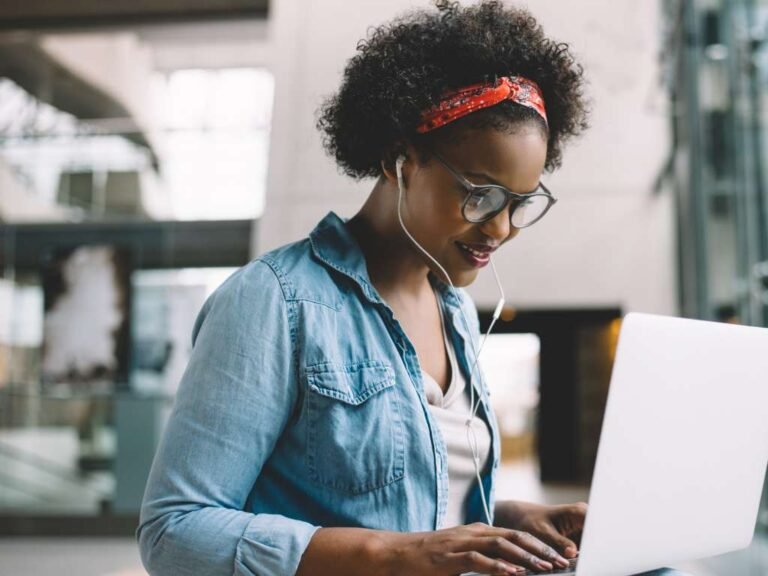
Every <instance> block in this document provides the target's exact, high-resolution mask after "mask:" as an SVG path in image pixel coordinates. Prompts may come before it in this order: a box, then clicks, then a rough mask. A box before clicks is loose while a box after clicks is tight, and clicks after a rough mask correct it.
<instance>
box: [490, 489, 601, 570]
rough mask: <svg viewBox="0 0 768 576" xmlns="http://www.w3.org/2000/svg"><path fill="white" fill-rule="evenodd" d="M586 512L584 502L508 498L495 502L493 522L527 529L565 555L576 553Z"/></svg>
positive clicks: (508, 526)
mask: <svg viewBox="0 0 768 576" xmlns="http://www.w3.org/2000/svg"><path fill="white" fill-rule="evenodd" d="M586 515H587V505H586V504H585V503H584V502H577V503H575V504H565V505H562V506H544V505H541V504H532V503H530V502H516V501H512V500H507V501H504V502H499V503H498V504H497V505H496V520H495V523H496V524H497V525H499V526H504V527H506V528H512V529H515V530H523V531H525V532H529V533H530V534H532V535H534V536H536V537H537V538H539V539H540V540H542V541H543V542H546V543H547V544H549V545H550V546H552V547H554V548H555V549H556V550H557V551H558V552H560V553H561V554H562V555H563V556H565V557H566V558H574V557H575V556H576V555H577V554H578V550H579V549H578V545H577V541H578V540H579V539H580V538H581V531H582V530H583V529H584V519H585V517H586Z"/></svg>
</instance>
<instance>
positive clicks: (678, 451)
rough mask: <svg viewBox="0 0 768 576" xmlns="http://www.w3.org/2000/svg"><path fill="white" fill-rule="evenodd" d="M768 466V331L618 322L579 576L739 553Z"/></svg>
mask: <svg viewBox="0 0 768 576" xmlns="http://www.w3.org/2000/svg"><path fill="white" fill-rule="evenodd" d="M767 463H768V329H763V328H750V327H744V326H733V325H727V324H720V323H714V322H702V321H695V320H684V319H680V318H669V317H662V316H653V315H647V314H629V315H627V316H626V318H625V319H624V322H623V324H622V329H621V334H620V337H619V345H618V350H617V354H616V361H615V364H614V368H613V375H612V378H611V388H610V392H609V397H608V405H607V408H606V413H605V418H604V421H603V431H602V437H601V439H600V447H599V450H598V456H597V464H596V468H595V474H594V478H593V482H592V488H591V493H590V503H589V513H588V515H587V521H586V525H585V529H584V535H583V538H582V542H581V554H580V556H581V558H580V560H579V566H578V571H577V574H579V575H589V576H617V575H618V574H632V573H636V572H642V571H645V570H649V569H653V568H657V567H660V566H666V565H670V564H674V563H675V562H679V561H683V560H689V559H692V558H699V557H704V556H710V555H715V554H720V553H724V552H727V551H731V550H735V549H739V548H743V547H746V546H748V545H749V543H750V541H751V539H752V534H753V532H754V527H755V522H756V519H757V513H758V506H759V502H760V496H761V488H762V483H763V479H764V476H765V471H766V464H767Z"/></svg>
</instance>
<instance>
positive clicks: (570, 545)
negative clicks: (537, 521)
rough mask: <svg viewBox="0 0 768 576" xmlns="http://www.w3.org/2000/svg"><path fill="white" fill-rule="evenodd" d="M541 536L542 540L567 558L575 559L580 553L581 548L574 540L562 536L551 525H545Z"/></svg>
mask: <svg viewBox="0 0 768 576" xmlns="http://www.w3.org/2000/svg"><path fill="white" fill-rule="evenodd" d="M540 536H541V538H542V540H544V541H545V542H547V543H548V544H549V545H550V546H554V547H555V548H556V549H557V550H558V551H559V552H560V553H561V554H562V555H563V556H565V557H566V558H574V557H575V556H576V555H577V554H578V552H579V547H578V546H577V545H576V543H575V542H574V541H573V540H571V539H570V538H566V537H565V536H563V535H562V534H560V533H559V532H558V531H557V530H555V529H554V528H553V527H552V526H551V525H548V524H547V525H545V526H544V527H543V528H542V533H541V534H540Z"/></svg>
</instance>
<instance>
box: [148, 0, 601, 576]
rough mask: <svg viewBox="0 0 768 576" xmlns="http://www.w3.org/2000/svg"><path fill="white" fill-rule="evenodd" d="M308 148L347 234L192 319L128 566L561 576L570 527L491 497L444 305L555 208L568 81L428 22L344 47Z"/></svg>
mask: <svg viewBox="0 0 768 576" xmlns="http://www.w3.org/2000/svg"><path fill="white" fill-rule="evenodd" d="M319 127H320V129H321V130H322V131H323V133H324V136H325V145H326V147H327V149H328V150H329V152H330V153H331V154H332V155H333V156H334V157H335V159H336V161H337V163H338V164H339V166H340V167H341V168H342V169H343V171H344V172H345V173H346V174H348V175H349V176H352V177H354V178H365V177H372V178H375V179H376V182H375V185H374V187H373V190H372V191H371V193H370V196H369V197H368V199H367V201H366V202H365V204H364V206H363V207H362V209H361V210H360V211H359V212H358V213H357V214H356V215H355V216H354V217H353V218H351V219H350V220H348V221H345V220H343V219H341V218H339V217H338V216H336V215H335V214H334V213H330V214H329V215H328V216H326V217H325V218H324V219H323V220H322V221H321V222H320V223H319V224H318V226H317V227H316V228H315V229H314V230H313V231H312V233H311V234H310V236H309V237H308V238H307V239H305V240H302V241H300V242H297V243H294V244H291V245H288V246H284V247H282V248H279V249H277V250H275V251H272V252H270V253H268V254H265V255H263V256H261V257H260V258H258V259H257V260H255V261H253V262H251V263H250V264H249V265H247V266H245V267H244V268H242V269H241V270H239V271H238V272H237V273H235V274H234V275H233V276H232V277H230V278H229V279H228V280H227V281H226V282H225V283H224V284H223V285H222V286H221V287H220V288H219V289H218V290H217V291H216V293H215V294H214V295H213V296H212V297H211V298H210V299H209V300H208V301H207V302H206V304H205V306H204V307H203V310H202V311H201V314H200V316H199V318H198V320H197V323H196V326H195V329H194V334H193V338H194V350H193V354H192V357H191V360H190V363H189V366H188V368H187V371H186V373H185V374H184V377H183V380H182V382H181V385H180V388H179V391H178V396H177V398H176V403H175V406H174V410H173V413H172V415H171V418H170V421H169V423H168V426H167V429H166V431H165V435H164V438H163V441H162V443H161V446H160V448H159V450H158V453H157V455H156V457H155V462H154V465H153V468H152V472H151V475H150V478H149V481H148V485H147V490H146V494H145V499H144V504H143V508H142V513H141V525H140V528H139V531H138V536H139V540H140V544H141V552H142V558H143V561H144V563H145V566H146V567H147V569H148V570H149V571H150V573H152V574H173V575H174V576H176V575H183V574H211V575H213V574H232V573H234V574H242V575H255V574H258V575H267V574H269V575H289V574H299V575H312V576H322V575H325V574H329V575H330V574H333V575H334V576H342V575H353V574H370V575H378V574H382V575H383V574H408V575H412V576H420V575H425V576H426V575H430V576H432V575H449V574H460V573H463V572H468V571H478V572H483V573H490V574H513V573H519V572H521V571H523V570H524V569H525V568H528V569H532V570H536V571H541V570H549V569H552V568H553V567H554V568H559V567H563V566H567V565H568V559H570V558H574V557H575V556H576V555H577V541H578V535H579V533H580V530H581V528H582V525H583V521H584V516H585V513H586V505H584V504H583V503H576V504H573V505H569V506H540V505H535V504H529V503H523V502H512V501H506V502H496V501H495V499H494V496H493V487H494V477H495V472H496V470H497V467H498V464H499V438H498V432H497V428H496V423H495V421H494V418H493V414H492V412H491V410H490V408H489V404H488V397H487V393H486V389H485V386H484V384H483V382H482V376H481V375H480V373H479V372H478V371H477V370H474V369H473V366H474V364H475V362H476V355H477V348H478V347H479V342H478V340H479V339H478V336H479V334H478V321H477V312H476V310H475V308H474V306H473V304H472V302H471V300H470V299H469V297H468V296H466V294H465V293H464V292H463V291H462V290H459V289H454V286H455V287H461V286H467V285H469V284H471V283H472V282H473V281H474V279H475V278H476V276H477V274H478V272H479V270H480V269H481V268H483V267H484V266H485V265H487V264H488V263H489V262H490V258H491V253H492V252H494V251H495V250H497V249H498V248H500V247H501V245H502V244H504V243H505V242H507V241H509V240H511V239H512V238H514V237H515V236H516V235H517V234H518V233H519V231H520V229H521V228H523V227H525V226H528V225H530V224H532V223H534V222H536V221H537V220H538V219H540V218H541V217H542V216H543V215H544V214H545V212H546V210H547V209H548V208H549V207H550V206H551V205H552V204H553V203H554V198H553V197H552V195H551V194H550V192H549V191H548V190H547V189H546V187H545V186H544V185H543V184H541V183H540V177H541V174H542V172H543V171H544V170H545V169H546V170H549V171H551V170H553V169H555V168H557V167H558V166H559V165H560V161H561V151H562V144H563V142H564V141H565V140H566V139H568V138H569V137H571V136H574V135H577V134H578V133H580V132H581V131H582V130H583V129H584V128H585V127H586V107H585V102H584V98H583V96H582V70H581V67H580V66H579V65H578V64H576V63H575V61H574V60H573V58H572V56H571V54H570V53H569V51H568V47H567V46H566V45H563V44H556V43H554V42H552V41H551V40H549V39H547V38H546V37H545V36H544V35H543V32H542V30H541V28H540V27H539V25H538V24H537V23H536V22H535V21H534V19H533V18H532V17H531V16H530V15H529V14H528V13H527V12H525V11H522V10H516V9H512V8H506V7H504V6H503V5H502V4H500V3H497V2H482V3H480V4H479V5H476V6H474V7H468V8H463V7H460V6H458V5H457V4H454V3H450V2H438V5H437V9H436V10H425V11H418V12H414V13H411V14H408V15H406V16H405V17H403V18H401V19H399V20H396V21H394V22H393V23H391V24H388V25H385V26H381V27H379V28H377V29H375V30H374V31H373V32H372V34H371V35H370V37H369V38H368V39H367V41H365V42H362V43H361V44H360V45H359V46H358V52H357V54H356V56H354V57H353V58H352V60H351V61H350V62H349V64H348V66H347V68H346V71H345V74H344V80H343V83H342V86H341V88H340V90H339V92H338V93H337V94H336V95H335V96H333V97H332V98H331V99H329V100H328V101H327V102H326V103H325V105H324V107H323V108H322V110H321V115H320V119H319ZM476 398H477V400H476ZM468 440H469V442H468ZM476 480H478V481H476ZM491 523H493V525H491Z"/></svg>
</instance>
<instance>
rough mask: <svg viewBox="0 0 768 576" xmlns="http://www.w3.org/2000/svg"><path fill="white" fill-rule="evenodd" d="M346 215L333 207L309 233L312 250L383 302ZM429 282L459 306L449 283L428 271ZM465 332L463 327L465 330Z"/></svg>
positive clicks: (451, 304) (447, 300) (453, 305)
mask: <svg viewBox="0 0 768 576" xmlns="http://www.w3.org/2000/svg"><path fill="white" fill-rule="evenodd" d="M346 222H347V219H345V218H341V217H340V216H339V215H338V214H336V213H335V212H333V211H330V212H328V214H326V216H325V217H324V218H323V219H322V220H320V222H319V223H318V224H317V226H315V228H314V230H312V232H310V234H309V241H310V244H311V246H312V252H313V253H314V255H315V256H316V257H317V258H318V259H320V261H322V262H323V263H324V264H325V265H326V266H329V267H331V268H333V269H334V270H336V271H338V272H340V273H341V274H344V275H345V276H347V277H348V278H350V279H352V280H353V281H354V282H355V283H356V284H358V285H359V286H360V288H361V289H362V291H363V294H365V297H366V298H368V299H369V300H370V301H372V302H376V303H379V304H384V305H385V306H386V302H384V300H382V298H381V296H379V293H378V292H377V291H376V289H375V288H374V287H373V284H372V283H371V279H370V276H368V268H367V266H366V262H365V256H364V255H363V251H362V250H361V249H360V245H359V244H358V243H357V240H356V239H355V237H354V236H353V235H352V233H351V232H350V231H349V228H347V225H346ZM429 277H430V282H431V284H432V286H433V287H434V288H435V289H436V290H437V292H438V293H439V295H440V297H441V298H442V300H443V302H444V303H445V304H446V305H448V307H449V308H451V309H457V308H458V307H459V306H460V305H461V303H460V301H459V300H458V298H457V296H456V294H454V292H453V291H452V290H451V289H450V287H449V286H448V285H447V284H445V283H444V282H441V281H439V280H437V279H436V278H435V276H434V275H433V274H432V273H431V272H430V273H429ZM462 332H463V330H462Z"/></svg>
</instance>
